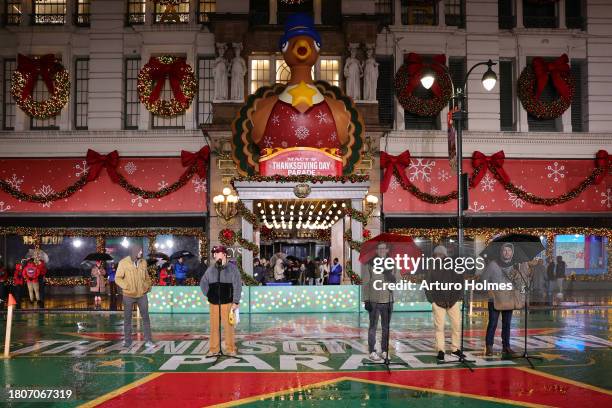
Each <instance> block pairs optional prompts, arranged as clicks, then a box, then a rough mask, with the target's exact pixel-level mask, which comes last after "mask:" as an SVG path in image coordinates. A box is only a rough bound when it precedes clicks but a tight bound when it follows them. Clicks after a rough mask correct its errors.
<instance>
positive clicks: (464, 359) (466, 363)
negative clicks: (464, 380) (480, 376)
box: [438, 272, 475, 372]
mask: <svg viewBox="0 0 612 408" xmlns="http://www.w3.org/2000/svg"><path fill="white" fill-rule="evenodd" d="M453 273H454V272H453ZM465 292H466V291H465V289H464V290H463V295H462V296H463V299H461V345H460V346H459V350H460V351H461V356H459V357H458V358H459V360H456V361H443V362H440V363H438V364H455V363H460V364H461V365H464V366H465V367H467V368H469V369H470V371H471V372H474V369H473V368H472V366H471V365H470V364H469V363H474V362H475V361H474V360H468V359H467V356H466V355H465V353H464V352H463V332H464V319H465Z"/></svg>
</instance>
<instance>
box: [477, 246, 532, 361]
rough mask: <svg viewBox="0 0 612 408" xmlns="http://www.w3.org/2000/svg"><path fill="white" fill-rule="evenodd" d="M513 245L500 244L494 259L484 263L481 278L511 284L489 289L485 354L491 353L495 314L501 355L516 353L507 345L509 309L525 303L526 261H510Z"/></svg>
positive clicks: (508, 341)
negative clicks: (500, 328) (500, 317)
mask: <svg viewBox="0 0 612 408" xmlns="http://www.w3.org/2000/svg"><path fill="white" fill-rule="evenodd" d="M513 257H514V245H513V244H511V243H504V244H503V245H502V246H501V247H500V252H499V254H498V257H497V259H493V260H491V261H490V262H489V264H488V265H487V267H486V269H485V271H484V273H483V274H482V279H483V280H486V281H487V282H489V283H499V284H501V283H504V284H506V285H510V284H511V285H512V289H511V290H495V291H489V302H488V310H489V323H488V324H487V334H486V342H485V355H486V356H492V355H493V343H494V338H495V330H496V329H497V322H498V320H499V315H500V314H501V316H502V333H501V337H502V357H503V358H512V357H515V356H516V353H515V352H514V351H513V350H512V349H511V348H510V327H511V325H512V311H513V310H514V309H522V308H523V306H524V304H525V295H524V293H523V290H521V288H523V287H524V285H523V284H522V279H521V274H522V276H524V277H526V276H527V274H528V271H527V268H526V264H525V263H522V264H516V262H513Z"/></svg>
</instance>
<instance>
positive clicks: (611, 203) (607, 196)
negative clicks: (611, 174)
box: [601, 187, 612, 208]
mask: <svg viewBox="0 0 612 408" xmlns="http://www.w3.org/2000/svg"><path fill="white" fill-rule="evenodd" d="M601 196H602V197H603V199H602V200H601V205H603V206H605V207H607V208H610V207H612V188H610V187H608V188H607V189H606V191H605V192H603V191H602V192H601Z"/></svg>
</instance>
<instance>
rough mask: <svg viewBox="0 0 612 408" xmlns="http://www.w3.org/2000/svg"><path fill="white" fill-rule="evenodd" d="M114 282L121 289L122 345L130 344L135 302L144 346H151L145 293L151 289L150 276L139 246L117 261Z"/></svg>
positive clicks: (127, 346)
mask: <svg viewBox="0 0 612 408" xmlns="http://www.w3.org/2000/svg"><path fill="white" fill-rule="evenodd" d="M115 283H117V286H119V287H120V288H121V289H122V290H123V333H124V339H123V346H124V347H126V348H129V347H130V346H131V345H132V307H133V306H134V303H136V304H137V305H138V309H139V310H140V314H141V316H142V323H143V327H144V338H145V347H147V348H150V347H153V346H154V345H155V344H154V343H153V340H152V336H151V320H150V318H149V299H148V297H147V293H148V292H149V290H151V277H150V276H149V273H148V272H147V261H145V260H144V259H143V258H142V248H141V247H140V246H138V245H134V246H132V247H131V248H130V255H129V256H127V257H125V258H123V259H122V260H121V261H119V266H118V267H117V272H116V273H115Z"/></svg>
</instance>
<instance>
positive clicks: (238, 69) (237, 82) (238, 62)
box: [230, 43, 247, 101]
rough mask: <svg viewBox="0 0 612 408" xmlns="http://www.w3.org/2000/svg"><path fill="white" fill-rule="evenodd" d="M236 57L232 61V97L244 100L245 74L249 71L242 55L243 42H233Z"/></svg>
mask: <svg viewBox="0 0 612 408" xmlns="http://www.w3.org/2000/svg"><path fill="white" fill-rule="evenodd" d="M232 45H233V47H234V58H233V59H232V62H231V73H230V75H231V77H232V82H231V84H232V87H231V99H232V100H233V101H244V76H245V75H246V72H247V66H246V62H245V61H244V58H242V57H241V56H240V52H241V51H242V43H233V44H232Z"/></svg>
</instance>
